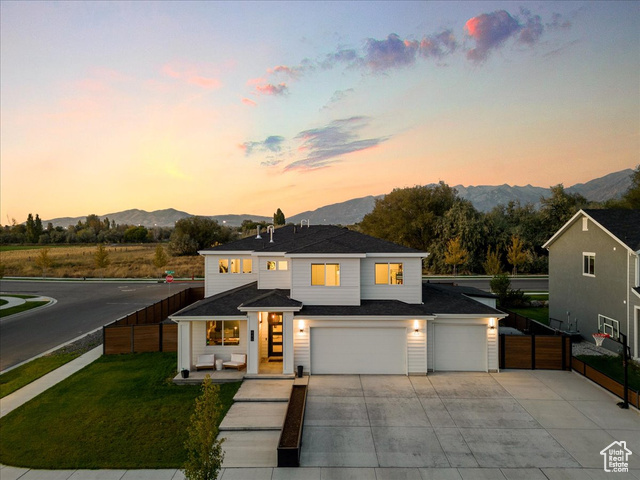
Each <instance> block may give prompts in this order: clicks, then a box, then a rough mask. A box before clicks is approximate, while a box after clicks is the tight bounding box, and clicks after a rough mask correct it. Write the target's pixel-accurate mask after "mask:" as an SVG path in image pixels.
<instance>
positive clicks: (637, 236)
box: [583, 208, 640, 252]
mask: <svg viewBox="0 0 640 480" xmlns="http://www.w3.org/2000/svg"><path fill="white" fill-rule="evenodd" d="M583 211H584V213H586V214H587V215H589V216H590V217H591V218H593V219H594V220H595V221H596V222H598V223H599V224H600V225H602V226H603V227H604V228H606V229H607V230H608V231H609V232H610V233H611V234H613V235H615V236H616V238H618V240H620V241H621V242H623V243H624V244H625V245H626V246H628V247H629V248H630V249H631V250H633V251H634V252H637V251H638V250H640V210H616V209H611V208H609V209H603V210H597V209H591V208H590V209H585V210H583Z"/></svg>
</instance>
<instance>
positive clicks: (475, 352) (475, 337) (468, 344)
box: [433, 324, 487, 372]
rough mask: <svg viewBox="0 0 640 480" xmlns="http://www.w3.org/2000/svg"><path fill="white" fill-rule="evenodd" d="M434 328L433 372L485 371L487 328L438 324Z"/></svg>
mask: <svg viewBox="0 0 640 480" xmlns="http://www.w3.org/2000/svg"><path fill="white" fill-rule="evenodd" d="M434 326H435V332H434V341H433V349H434V362H435V365H434V368H433V369H434V370H435V371H440V372H442V371H460V372H486V371H487V327H485V326H476V325H439V324H436V325H434Z"/></svg>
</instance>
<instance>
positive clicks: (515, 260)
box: [507, 235, 528, 275]
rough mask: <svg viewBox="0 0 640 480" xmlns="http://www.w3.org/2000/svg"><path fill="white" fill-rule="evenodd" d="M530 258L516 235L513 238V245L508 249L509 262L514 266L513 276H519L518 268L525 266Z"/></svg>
mask: <svg viewBox="0 0 640 480" xmlns="http://www.w3.org/2000/svg"><path fill="white" fill-rule="evenodd" d="M527 258H528V254H527V252H526V251H525V250H524V246H523V244H522V240H520V237H517V236H516V235H514V236H512V237H511V245H509V247H508V248H507V261H508V262H509V263H510V264H511V265H512V266H513V275H517V274H518V267H519V266H520V265H523V264H524V263H525V262H526V261H527Z"/></svg>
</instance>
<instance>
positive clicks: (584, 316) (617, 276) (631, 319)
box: [544, 209, 640, 358]
mask: <svg viewBox="0 0 640 480" xmlns="http://www.w3.org/2000/svg"><path fill="white" fill-rule="evenodd" d="M544 248H547V249H548V250H549V316H550V317H551V318H556V319H558V320H563V321H564V326H565V327H566V326H567V322H571V323H572V328H573V327H575V324H576V321H577V326H578V329H579V331H580V333H581V335H582V336H583V337H584V338H585V339H587V340H591V341H593V338H592V334H593V333H596V332H598V331H602V332H604V333H609V334H610V335H612V336H614V337H617V336H618V334H619V333H624V334H626V335H627V339H628V342H629V346H630V347H631V352H632V355H633V357H635V358H638V357H639V355H638V349H639V348H640V344H639V333H640V332H639V330H640V329H639V323H640V210H612V209H606V210H592V209H588V210H580V211H579V212H578V213H576V214H575V215H574V216H573V217H572V218H571V219H570V220H569V221H568V222H567V223H566V224H565V225H564V226H563V227H562V228H561V229H560V230H558V231H557V232H556V234H555V235H554V236H553V237H551V238H550V239H549V240H548V241H547V243H545V244H544ZM607 342H608V343H607ZM604 346H605V347H607V348H610V349H611V350H613V351H617V349H618V348H619V345H618V346H616V344H615V343H612V342H611V341H610V340H605V344H604Z"/></svg>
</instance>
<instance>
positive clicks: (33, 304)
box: [0, 301, 49, 318]
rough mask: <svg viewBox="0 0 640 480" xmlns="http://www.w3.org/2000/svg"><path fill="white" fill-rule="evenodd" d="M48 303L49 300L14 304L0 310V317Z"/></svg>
mask: <svg viewBox="0 0 640 480" xmlns="http://www.w3.org/2000/svg"><path fill="white" fill-rule="evenodd" d="M48 303H49V301H43V302H25V303H23V304H22V305H16V306H15V307H10V308H5V309H4V310H0V318H2V317H8V316H9V315H14V314H16V313H21V312H26V311H27V310H31V309H34V308H38V307H42V306H43V305H46V304H48Z"/></svg>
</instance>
